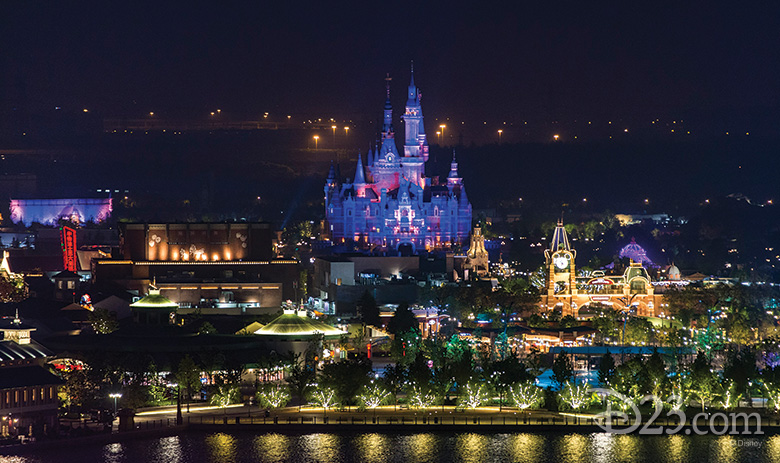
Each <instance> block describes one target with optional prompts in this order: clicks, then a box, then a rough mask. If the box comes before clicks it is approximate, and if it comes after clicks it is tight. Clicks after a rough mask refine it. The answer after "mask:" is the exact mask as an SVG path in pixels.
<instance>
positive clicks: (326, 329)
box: [254, 310, 346, 336]
mask: <svg viewBox="0 0 780 463" xmlns="http://www.w3.org/2000/svg"><path fill="white" fill-rule="evenodd" d="M254 333H255V334H259V335H267V336H313V335H315V334H317V333H322V334H324V335H325V336H341V335H342V334H346V332H345V331H341V330H340V329H338V328H335V327H333V326H330V325H328V324H326V323H323V322H321V321H319V320H314V319H312V318H309V317H307V316H306V311H305V310H301V311H298V312H296V311H295V310H285V311H284V313H283V314H282V315H280V316H278V317H276V318H275V319H274V320H273V321H271V322H270V323H268V324H267V325H265V326H263V327H262V328H260V329H258V330H256V331H255V332H254Z"/></svg>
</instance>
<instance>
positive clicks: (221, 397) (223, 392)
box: [210, 382, 239, 408]
mask: <svg viewBox="0 0 780 463" xmlns="http://www.w3.org/2000/svg"><path fill="white" fill-rule="evenodd" d="M238 397H239V391H238V387H237V386H236V385H234V384H230V383H225V382H223V383H221V384H218V385H216V386H215V389H214V392H213V393H212V394H211V399H210V402H211V405H216V406H217V407H222V408H225V407H227V406H228V405H230V404H232V403H236V402H238Z"/></svg>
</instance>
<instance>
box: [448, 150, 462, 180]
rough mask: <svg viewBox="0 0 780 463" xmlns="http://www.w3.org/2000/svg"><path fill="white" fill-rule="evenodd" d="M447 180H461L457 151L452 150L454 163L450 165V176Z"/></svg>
mask: <svg viewBox="0 0 780 463" xmlns="http://www.w3.org/2000/svg"><path fill="white" fill-rule="evenodd" d="M447 178H460V175H458V160H457V159H455V150H454V149H453V150H452V162H451V163H450V174H449V175H448V176H447Z"/></svg>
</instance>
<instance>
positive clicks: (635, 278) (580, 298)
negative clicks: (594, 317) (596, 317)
mask: <svg viewBox="0 0 780 463" xmlns="http://www.w3.org/2000/svg"><path fill="white" fill-rule="evenodd" d="M632 245H633V246H631V247H630V249H631V250H632V252H634V253H635V254H638V255H642V256H645V258H646V254H645V253H644V250H641V251H639V250H637V249H636V247H638V245H637V244H636V243H635V242H632ZM625 249H626V248H624V250H625ZM640 249H641V248H640ZM544 255H545V263H546V266H547V284H546V291H545V293H544V294H543V295H542V301H541V305H542V308H543V309H548V310H560V311H561V314H562V315H564V316H565V315H572V316H574V317H580V318H584V317H585V316H586V314H589V313H590V311H589V310H586V307H588V306H590V305H593V304H596V305H606V306H610V307H612V308H614V309H617V310H635V311H636V314H637V315H639V316H647V317H653V316H655V315H656V313H660V312H661V310H660V309H661V307H663V305H662V304H663V296H662V295H660V294H655V291H654V288H653V285H652V281H651V279H650V275H649V274H648V273H647V270H646V269H645V268H644V267H643V266H642V263H640V262H633V261H631V263H630V265H629V266H628V267H627V268H626V269H625V271H624V272H623V274H622V275H606V274H605V273H604V272H603V271H594V272H593V273H592V274H591V275H589V276H581V277H578V276H577V273H576V265H575V262H574V259H575V257H576V256H577V251H576V250H575V249H572V247H571V245H570V244H569V237H568V235H567V233H566V229H565V228H564V227H563V222H562V221H559V222H558V226H557V227H556V228H555V231H554V232H553V237H552V240H551V242H550V248H549V249H547V250H545V252H544ZM648 260H649V259H648Z"/></svg>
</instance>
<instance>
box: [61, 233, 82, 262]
mask: <svg viewBox="0 0 780 463" xmlns="http://www.w3.org/2000/svg"><path fill="white" fill-rule="evenodd" d="M60 243H61V244H62V261H63V263H64V264H65V270H69V271H71V272H74V273H75V272H76V271H78V268H77V265H76V264H77V262H76V230H74V229H72V228H70V227H65V226H63V227H60Z"/></svg>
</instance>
